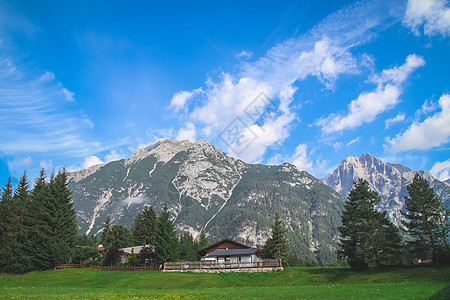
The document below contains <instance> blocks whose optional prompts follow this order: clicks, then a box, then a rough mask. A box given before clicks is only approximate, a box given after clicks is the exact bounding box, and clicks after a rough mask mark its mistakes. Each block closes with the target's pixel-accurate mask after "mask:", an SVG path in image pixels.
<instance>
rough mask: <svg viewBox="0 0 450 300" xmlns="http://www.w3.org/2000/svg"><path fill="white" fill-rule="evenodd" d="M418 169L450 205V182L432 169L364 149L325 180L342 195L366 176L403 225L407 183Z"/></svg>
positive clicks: (384, 207) (381, 207)
mask: <svg viewBox="0 0 450 300" xmlns="http://www.w3.org/2000/svg"><path fill="white" fill-rule="evenodd" d="M416 172H417V173H419V175H420V176H422V177H423V178H425V179H426V180H427V181H428V182H429V183H430V186H431V187H432V188H433V189H434V190H435V192H436V193H438V194H439V195H440V196H441V199H442V201H443V203H444V206H445V207H447V208H448V207H450V185H448V184H446V183H444V182H441V181H439V180H437V179H436V178H434V177H433V176H432V175H431V174H430V173H428V172H425V171H414V170H411V169H409V168H407V167H405V166H402V165H400V164H389V163H386V162H384V161H382V160H381V159H379V158H376V157H374V156H372V155H370V154H369V153H364V154H363V155H361V157H360V158H357V157H354V156H349V157H347V158H346V159H344V160H343V161H342V162H341V163H340V165H339V166H338V167H337V168H336V169H335V170H334V171H333V173H332V174H330V175H327V176H326V177H325V178H323V179H322V181H323V182H324V183H326V184H327V185H329V186H330V187H332V188H333V189H334V190H336V191H337V192H338V193H340V194H341V195H342V196H347V194H348V192H349V191H350V190H351V188H352V187H353V182H354V181H356V180H357V179H358V178H362V179H366V180H367V181H368V182H369V184H370V187H371V188H372V189H373V190H375V191H376V192H378V193H379V194H380V195H381V201H380V203H379V204H378V209H379V210H381V211H386V212H387V215H388V216H389V218H390V219H391V220H392V221H393V222H394V223H395V224H397V225H400V220H401V219H402V214H401V211H402V209H403V207H404V203H405V200H404V197H405V196H408V191H407V190H406V186H407V185H408V184H410V183H411V182H412V179H413V177H414V175H415V174H416Z"/></svg>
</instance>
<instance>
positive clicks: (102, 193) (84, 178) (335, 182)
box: [69, 140, 450, 264]
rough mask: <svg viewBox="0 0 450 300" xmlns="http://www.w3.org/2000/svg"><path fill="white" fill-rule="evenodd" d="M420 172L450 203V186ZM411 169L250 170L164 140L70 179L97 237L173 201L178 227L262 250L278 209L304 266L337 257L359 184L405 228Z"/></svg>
mask: <svg viewBox="0 0 450 300" xmlns="http://www.w3.org/2000/svg"><path fill="white" fill-rule="evenodd" d="M419 172H422V173H421V175H423V176H424V177H425V178H427V180H429V181H430V182H431V184H432V186H433V187H434V188H435V189H436V191H437V192H438V193H439V194H440V195H441V197H442V199H443V201H444V203H445V205H446V206H447V207H448V204H449V199H450V185H448V184H447V183H443V182H440V181H438V180H437V179H435V178H433V177H432V176H431V175H430V174H429V173H426V172H423V171H419ZM414 173H415V171H412V170H410V169H408V168H406V167H403V166H401V165H392V164H388V163H384V162H383V161H381V160H379V159H377V158H375V157H373V156H371V155H370V154H367V153H366V154H363V155H362V156H361V157H360V158H359V159H358V158H356V157H347V158H346V159H345V160H344V161H343V162H342V163H341V164H340V165H339V167H338V168H337V169H336V170H335V171H334V172H333V174H330V175H328V176H327V177H325V178H324V179H322V181H321V180H319V179H317V178H315V177H314V176H312V175H311V174H309V173H307V172H305V171H300V170H298V169H297V168H296V167H295V166H294V165H292V164H288V163H284V164H281V165H278V166H272V165H262V164H247V163H245V162H243V161H241V160H238V159H234V158H232V157H229V156H227V155H226V154H225V153H223V152H222V151H220V150H219V149H217V148H216V147H214V146H213V145H211V144H210V143H208V142H207V141H205V140H199V141H197V142H195V143H191V142H189V141H177V140H161V141H158V142H157V143H155V144H154V145H150V146H148V147H146V148H142V149H138V150H137V151H136V152H135V153H133V154H132V155H131V156H130V157H129V158H126V159H122V160H118V161H112V162H109V163H107V164H102V165H96V166H93V167H91V168H88V169H85V170H80V171H77V172H73V173H70V174H69V188H70V189H71V190H72V192H73V194H72V198H73V201H74V208H75V210H76V211H77V218H78V224H79V231H80V232H81V233H86V234H91V235H92V234H98V233H100V232H101V231H102V229H103V225H104V222H105V220H106V218H108V217H109V218H110V219H111V221H112V223H117V224H123V225H125V226H128V227H130V226H131V225H132V223H133V220H134V217H135V216H136V215H137V213H138V212H139V211H141V210H142V209H143V207H144V206H145V205H151V206H152V207H153V208H154V209H155V211H156V212H157V213H159V212H160V211H161V209H162V207H163V206H164V205H167V206H168V208H169V211H170V212H171V215H172V217H173V221H174V223H175V225H176V228H177V230H178V231H179V232H180V233H181V232H183V231H189V232H191V233H192V234H193V235H194V237H195V236H197V235H198V234H199V233H200V232H201V230H205V231H206V233H207V235H208V238H209V239H210V241H217V240H219V239H222V238H233V239H235V240H237V241H240V242H243V243H247V244H249V245H252V246H262V245H263V244H264V242H265V241H266V239H267V238H268V237H269V236H270V230H271V225H272V224H273V221H274V217H275V213H279V215H280V217H281V220H282V221H283V223H284V224H285V226H286V228H287V236H288V238H289V240H290V241H291V250H292V252H293V253H294V254H296V255H297V256H298V257H300V258H301V259H302V260H304V261H308V262H318V263H319V264H327V263H332V262H334V261H336V254H335V250H336V246H337V239H338V230H337V228H338V226H339V225H340V215H341V212H342V210H343V205H344V203H345V196H346V195H347V193H348V191H349V190H350V189H351V187H352V185H353V181H354V180H355V179H357V178H365V179H367V180H368V181H369V183H370V184H371V187H372V188H373V189H375V190H376V191H378V192H379V193H380V194H381V195H382V201H380V204H379V209H380V210H385V211H386V212H387V214H388V216H389V217H390V218H391V219H392V220H393V222H394V223H396V224H399V220H400V218H401V214H400V210H401V208H402V207H403V196H404V195H405V191H406V185H407V184H408V183H410V182H411V180H412V177H413V176H414Z"/></svg>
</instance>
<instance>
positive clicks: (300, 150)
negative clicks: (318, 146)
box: [292, 144, 313, 171]
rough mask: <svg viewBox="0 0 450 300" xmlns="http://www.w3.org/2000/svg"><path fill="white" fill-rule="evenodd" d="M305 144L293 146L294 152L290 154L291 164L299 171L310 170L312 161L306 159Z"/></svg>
mask: <svg viewBox="0 0 450 300" xmlns="http://www.w3.org/2000/svg"><path fill="white" fill-rule="evenodd" d="M306 149H307V145H306V144H299V145H298V146H297V147H296V148H295V153H294V155H293V156H292V164H293V165H295V166H296V167H297V169H299V170H301V171H310V170H311V169H312V166H313V163H312V162H311V161H310V160H309V159H308V155H307V153H306Z"/></svg>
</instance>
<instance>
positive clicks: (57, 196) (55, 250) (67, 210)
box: [39, 169, 78, 268]
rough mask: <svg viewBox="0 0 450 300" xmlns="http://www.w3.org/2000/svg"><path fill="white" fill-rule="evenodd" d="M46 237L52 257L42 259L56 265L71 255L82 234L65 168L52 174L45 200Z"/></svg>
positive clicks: (47, 265) (47, 264)
mask: <svg viewBox="0 0 450 300" xmlns="http://www.w3.org/2000/svg"><path fill="white" fill-rule="evenodd" d="M40 213H41V219H42V223H41V227H40V229H39V232H40V234H41V235H42V237H43V238H44V239H45V240H46V242H48V244H46V245H43V247H44V249H42V250H43V251H45V250H46V251H47V254H48V258H47V260H46V261H42V265H43V266H44V267H45V268H53V267H55V266H56V265H58V264H61V263H66V262H68V261H69V260H70V259H71V256H72V254H73V251H74V248H75V240H76V238H77V235H78V232H77V230H78V227H77V222H76V213H75V210H74V209H73V203H72V201H71V191H70V190H69V187H68V183H67V173H66V170H65V169H63V170H61V171H59V172H58V174H57V175H56V176H54V174H53V175H52V176H51V179H50V183H49V184H48V195H47V197H46V200H45V201H44V203H43V204H42V210H41V212H40Z"/></svg>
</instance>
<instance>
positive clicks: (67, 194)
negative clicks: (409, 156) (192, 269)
mask: <svg viewBox="0 0 450 300" xmlns="http://www.w3.org/2000/svg"><path fill="white" fill-rule="evenodd" d="M407 190H408V193H409V197H406V198H405V211H404V212H403V215H404V217H405V220H404V221H403V225H404V226H405V228H406V229H405V230H404V232H403V234H401V231H400V230H401V229H399V228H398V227H396V226H394V225H393V224H392V223H391V222H390V221H389V220H388V219H387V216H386V213H385V212H379V211H377V210H376V208H375V207H376V205H377V203H378V202H379V201H380V195H379V194H378V193H376V192H375V191H373V190H371V189H370V187H369V183H368V182H367V181H366V180H361V179H360V180H358V181H357V182H355V185H354V187H353V189H352V190H351V191H350V193H349V195H348V201H347V202H346V204H345V206H344V211H343V214H342V225H341V226H340V227H339V234H340V238H339V247H340V248H339V250H338V251H337V252H338V257H339V258H340V259H342V260H346V261H347V263H348V265H349V266H350V267H351V268H352V269H354V270H363V269H368V268H376V267H383V266H390V265H401V264H408V263H410V262H411V261H412V259H427V258H431V259H432V260H433V261H434V262H435V263H449V262H450V247H449V232H450V217H449V212H448V211H447V210H445V209H444V208H443V206H442V201H441V199H440V198H439V196H438V195H437V194H436V193H435V192H434V191H433V189H432V188H431V187H430V186H429V184H428V182H427V181H426V180H425V179H423V178H421V177H420V176H419V175H416V176H415V177H414V179H413V182H412V183H411V184H410V185H408V186H407ZM0 200H1V201H0V271H1V272H7V273H24V272H28V271H31V270H42V269H51V268H54V267H55V266H56V265H58V264H63V263H94V264H98V265H117V264H120V263H121V258H122V257H123V255H124V252H123V250H121V249H122V248H125V247H130V246H144V247H142V250H141V251H140V252H139V253H134V250H133V251H132V253H131V254H129V256H128V262H127V263H128V264H129V265H154V266H158V265H160V264H162V263H164V262H166V261H197V260H199V259H200V257H199V254H198V251H199V250H200V249H203V248H205V247H207V246H208V245H209V244H210V243H209V241H208V240H207V238H206V234H205V232H204V231H202V232H201V234H200V235H199V237H198V239H194V238H193V236H192V235H191V234H190V233H189V232H184V233H182V234H181V235H180V236H178V235H177V232H176V230H175V225H174V223H173V221H172V220H171V219H170V212H169V209H168V207H167V206H164V208H163V210H162V212H161V213H160V214H159V216H158V215H157V214H156V212H155V211H154V210H153V208H152V207H151V206H146V207H144V209H143V210H142V211H141V212H140V213H139V214H138V215H137V216H136V217H135V219H134V223H133V226H132V228H131V230H130V229H128V228H127V227H125V226H123V225H118V224H111V221H110V219H109V218H108V219H107V220H106V222H105V226H104V229H103V232H102V235H101V238H100V244H102V246H103V247H104V251H102V252H101V253H100V252H99V251H98V244H99V242H98V240H97V237H96V236H91V237H87V236H85V235H79V234H78V226H77V222H76V212H75V210H74V209H73V203H72V200H71V191H70V189H69V188H68V180H67V172H66V170H65V169H62V170H60V171H59V172H58V173H56V174H55V173H53V174H51V176H50V179H49V180H48V181H47V178H46V174H45V172H44V170H41V172H40V175H39V177H38V178H37V179H36V180H35V181H34V184H33V188H32V189H31V188H30V185H29V183H28V179H27V176H26V172H25V173H24V175H23V176H22V178H21V179H20V181H19V183H18V184H17V186H16V188H15V189H13V186H12V181H11V178H9V179H8V181H7V183H6V184H5V186H4V187H3V188H2V190H1V197H0ZM289 244H290V242H289V240H288V238H287V237H286V228H285V227H284V226H283V224H282V222H281V218H280V216H279V215H278V214H276V215H275V221H274V224H273V225H272V231H271V236H270V238H268V239H267V241H266V243H265V244H264V246H263V248H262V252H263V258H276V259H281V260H282V261H283V265H299V264H301V263H302V262H301V261H300V259H298V258H297V257H295V255H293V254H292V253H291V252H290V251H289V250H288V249H289Z"/></svg>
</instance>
